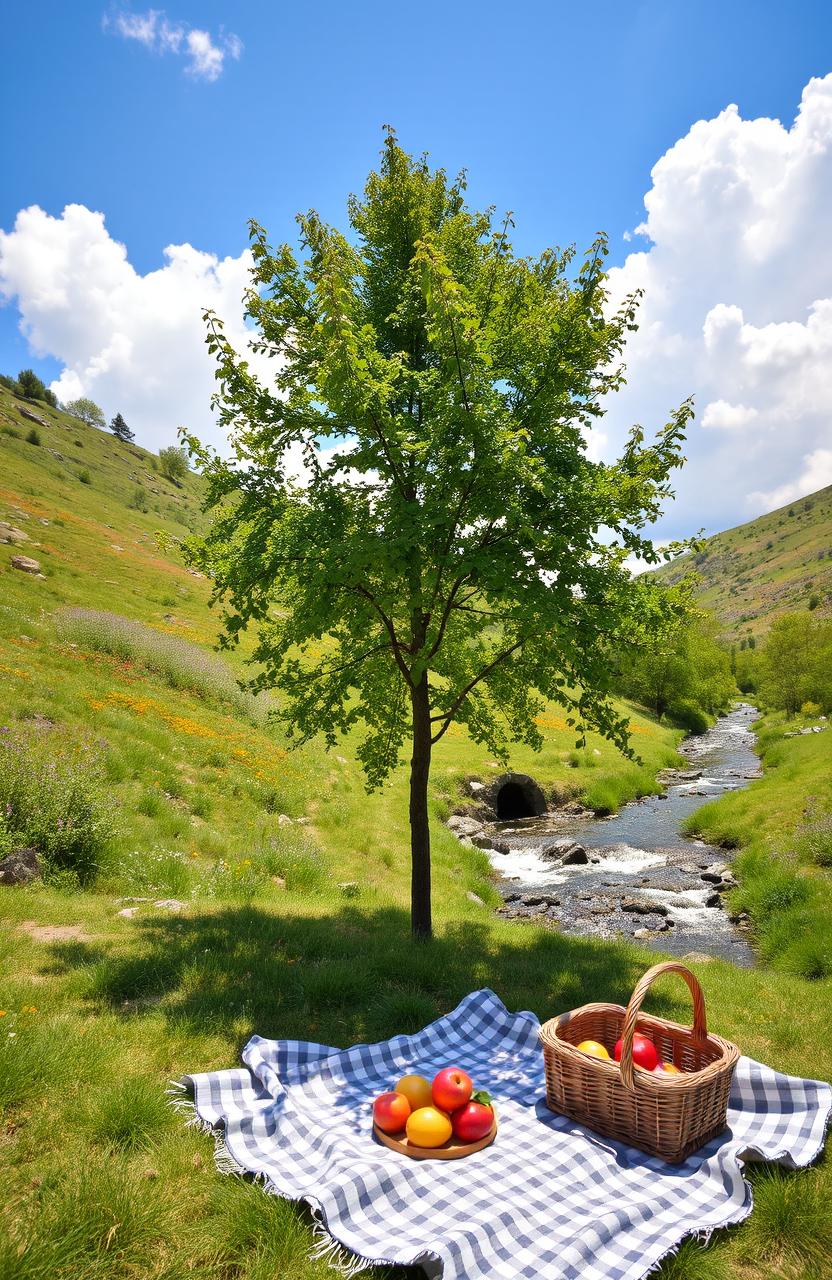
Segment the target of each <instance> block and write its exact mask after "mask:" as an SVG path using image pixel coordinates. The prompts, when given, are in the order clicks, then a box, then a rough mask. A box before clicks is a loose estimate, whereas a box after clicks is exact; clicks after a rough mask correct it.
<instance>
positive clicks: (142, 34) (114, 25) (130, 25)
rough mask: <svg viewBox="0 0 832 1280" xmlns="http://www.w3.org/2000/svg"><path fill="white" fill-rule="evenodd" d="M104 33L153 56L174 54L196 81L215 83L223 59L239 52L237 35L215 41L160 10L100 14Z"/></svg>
mask: <svg viewBox="0 0 832 1280" xmlns="http://www.w3.org/2000/svg"><path fill="white" fill-rule="evenodd" d="M102 25H103V27H104V30H105V31H111V32H113V34H114V35H117V36H121V38H122V39H123V40H136V41H137V42H138V43H139V44H142V45H144V47H145V48H146V49H150V50H151V51H152V52H154V53H174V54H178V55H180V56H181V57H184V58H185V70H186V72H187V73H188V75H191V76H194V77H195V78H196V79H198V80H208V81H213V80H218V79H219V77H220V76H221V75H222V71H223V67H224V65H225V59H226V57H229V58H234V59H237V58H239V57H240V54H241V53H242V51H243V42H242V40H241V39H240V37H239V36H235V35H234V34H233V33H231V32H229V33H228V34H225V33H224V32H223V33H221V34H220V35H219V36H218V37H217V40H216V43H215V41H214V38H213V37H212V35H211V33H210V32H209V31H203V30H201V29H200V28H199V27H189V26H187V25H186V24H185V23H184V22H171V21H170V19H169V18H168V17H167V15H166V13H165V12H164V10H162V9H148V10H147V11H146V12H145V13H130V12H129V11H128V10H125V9H116V10H114V11H113V12H112V13H107V14H105V15H104V18H103V21H102Z"/></svg>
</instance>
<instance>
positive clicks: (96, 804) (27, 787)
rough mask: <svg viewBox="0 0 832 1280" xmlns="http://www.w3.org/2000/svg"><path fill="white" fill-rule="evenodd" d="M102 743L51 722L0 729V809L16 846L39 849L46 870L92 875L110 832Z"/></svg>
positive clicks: (80, 876) (84, 876) (111, 823)
mask: <svg viewBox="0 0 832 1280" xmlns="http://www.w3.org/2000/svg"><path fill="white" fill-rule="evenodd" d="M104 781H105V780H104V766H103V760H102V752H101V747H100V744H98V743H96V742H93V741H91V740H90V739H83V738H77V737H72V736H71V735H69V734H66V733H64V732H63V731H62V730H60V729H55V728H53V727H51V726H49V727H45V728H44V727H42V726H40V725H35V724H32V725H25V724H24V725H20V726H16V727H9V726H5V727H3V728H2V729H0V809H2V811H3V813H4V819H5V826H6V830H7V832H8V833H9V834H10V835H11V837H12V839H13V842H14V844H15V845H16V846H18V847H19V846H30V847H33V848H35V849H37V850H38V852H39V853H40V855H41V857H42V858H43V860H44V863H45V864H46V869H47V874H49V873H56V872H62V871H64V872H66V871H69V872H72V873H74V874H75V875H77V877H78V879H79V880H81V881H85V880H88V879H90V878H91V876H92V875H93V874H94V872H95V871H96V869H97V867H98V866H99V865H100V862H101V859H102V857H103V855H104V854H105V853H106V851H107V848H108V847H109V845H110V842H111V840H112V837H113V832H114V820H113V809H112V797H111V796H110V795H109V793H108V792H107V791H106V790H105V786H104Z"/></svg>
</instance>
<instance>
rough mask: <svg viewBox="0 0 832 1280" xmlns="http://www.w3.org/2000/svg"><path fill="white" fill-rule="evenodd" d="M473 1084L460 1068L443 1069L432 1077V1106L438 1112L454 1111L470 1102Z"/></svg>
mask: <svg viewBox="0 0 832 1280" xmlns="http://www.w3.org/2000/svg"><path fill="white" fill-rule="evenodd" d="M473 1092H474V1082H473V1080H472V1079H471V1077H470V1076H469V1075H468V1073H467V1072H466V1071H463V1070H462V1068H461V1067H445V1069H444V1070H443V1071H440V1072H439V1074H438V1075H435V1076H434V1077H433V1084H432V1086H431V1093H432V1095H433V1105H434V1106H435V1107H438V1108H439V1110H440V1111H456V1110H457V1108H458V1107H464V1106H465V1103H466V1102H469V1101H470V1098H471V1094H472V1093H473Z"/></svg>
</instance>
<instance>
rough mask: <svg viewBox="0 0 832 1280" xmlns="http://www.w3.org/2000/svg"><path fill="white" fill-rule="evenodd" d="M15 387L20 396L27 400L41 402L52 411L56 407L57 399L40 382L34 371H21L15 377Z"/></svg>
mask: <svg viewBox="0 0 832 1280" xmlns="http://www.w3.org/2000/svg"><path fill="white" fill-rule="evenodd" d="M17 386H18V390H19V391H20V394H21V395H22V396H25V398H26V399H27V400H42V401H43V402H44V404H49V405H51V406H52V408H53V409H57V407H58V397H57V396H56V395H55V392H54V391H50V390H49V388H48V387H47V386H45V385H44V383H43V382H42V381H41V379H40V378H39V377H38V375H37V374H36V373H35V371H34V369H21V370H20V373H19V374H18V375H17Z"/></svg>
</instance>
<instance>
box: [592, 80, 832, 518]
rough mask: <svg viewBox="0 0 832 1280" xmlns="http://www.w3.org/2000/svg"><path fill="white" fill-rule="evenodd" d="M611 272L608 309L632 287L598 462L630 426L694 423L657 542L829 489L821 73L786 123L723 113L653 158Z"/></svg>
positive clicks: (830, 190)
mask: <svg viewBox="0 0 832 1280" xmlns="http://www.w3.org/2000/svg"><path fill="white" fill-rule="evenodd" d="M652 180H653V185H652V188H651V190H650V191H649V192H648V194H647V195H646V197H645V207H646V209H647V218H646V220H645V222H644V223H642V225H641V226H640V227H639V228H637V229H636V231H637V233H638V234H640V235H643V236H646V237H647V239H648V241H649V244H648V246H647V247H646V248H645V249H644V250H643V251H641V252H635V253H631V254H629V256H628V257H627V259H626V261H625V262H624V265H623V266H622V267H620V268H615V269H614V270H613V271H612V278H611V285H612V291H613V300H614V301H617V300H618V299H620V298H621V297H622V296H623V295H624V294H626V293H628V292H630V291H631V290H633V289H635V288H642V289H644V291H645V298H644V302H643V303H642V306H641V312H640V329H639V332H638V333H637V334H635V335H634V336H633V338H632V340H631V342H630V344H629V346H628V353H627V364H628V369H629V374H628V383H629V385H628V387H627V389H626V390H625V391H624V392H623V393H622V394H621V395H620V396H618V397H616V402H615V404H614V405H611V409H610V414H609V416H608V417H607V419H606V420H605V423H604V430H605V431H606V433H607V435H608V438H609V441H610V450H612V449H614V448H615V447H617V446H618V445H620V442H621V439H622V436H623V433H624V430H625V428H626V426H627V425H628V424H629V423H630V422H632V421H638V422H641V423H642V425H643V426H645V427H646V428H650V427H653V426H655V425H657V424H658V423H660V422H662V421H665V420H666V418H667V416H668V414H669V412H670V410H671V409H672V408H673V407H674V406H675V405H676V404H678V403H679V402H680V401H681V400H682V399H683V398H684V397H686V396H688V395H690V394H691V393H693V394H694V395H695V397H696V404H697V418H696V422H695V423H694V425H693V426H692V427H691V429H690V432H689V437H688V448H687V450H686V453H687V455H688V458H689V461H688V463H687V465H686V467H685V468H684V470H683V471H682V472H681V473H678V478H677V482H676V488H677V491H678V495H679V498H678V501H677V503H676V504H675V506H674V507H673V508H672V509H671V510H670V511H669V512H668V515H667V517H666V519H665V521H664V522H663V525H662V532H667V533H670V534H672V535H673V536H676V535H678V534H682V533H687V532H690V531H693V530H695V529H697V528H699V527H701V526H704V527H705V528H708V529H717V528H722V527H725V526H726V525H730V524H735V523H739V522H741V521H742V520H746V519H750V518H751V517H753V516H754V515H756V514H758V513H759V512H760V511H763V510H766V509H768V508H770V507H773V506H777V505H780V504H782V503H785V502H790V501H792V500H793V499H794V498H796V497H798V496H800V495H801V494H803V493H807V492H809V491H811V490H812V489H815V488H818V487H820V486H822V485H824V484H829V483H830V482H832V469H831V468H830V463H831V462H832V452H830V450H829V449H828V448H824V447H823V446H824V445H825V444H826V445H828V444H829V443H830V441H832V255H830V253H829V249H828V237H829V225H830V223H829V216H830V215H829V210H830V208H832V75H828V76H826V77H825V78H823V79H813V80H810V81H809V83H808V84H807V86H806V88H805V89H804V91H803V96H802V100H801V104H800V109H799V111H798V114H797V116H796V119H795V120H794V122H793V124H791V126H790V127H787V126H785V125H783V124H781V123H780V122H779V121H778V120H769V119H758V120H743V119H742V117H741V116H740V113H739V110H738V109H737V107H735V106H729V107H727V108H726V109H725V110H724V111H722V112H721V113H720V114H719V115H718V116H717V117H716V118H715V119H713V120H700V121H699V122H698V123H696V124H695V125H693V127H692V128H691V129H690V131H689V133H688V134H687V135H686V136H685V137H684V138H682V139H680V140H679V141H678V142H677V143H676V144H675V145H674V146H673V147H671V148H670V150H669V151H668V152H667V153H666V154H665V155H664V156H662V157H661V159H660V160H659V161H658V163H657V164H656V165H655V167H654V168H653V171H652Z"/></svg>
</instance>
